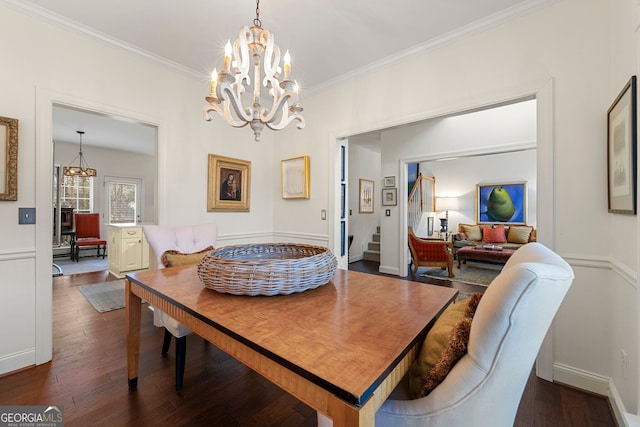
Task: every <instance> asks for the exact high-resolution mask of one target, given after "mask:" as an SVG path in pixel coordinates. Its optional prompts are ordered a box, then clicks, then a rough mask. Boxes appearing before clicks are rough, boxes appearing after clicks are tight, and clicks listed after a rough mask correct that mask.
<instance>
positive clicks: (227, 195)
mask: <svg viewBox="0 0 640 427" xmlns="http://www.w3.org/2000/svg"><path fill="white" fill-rule="evenodd" d="M250 188H251V162H250V161H246V160H238V159H232V158H230V157H222V156H216V155H215V154H209V179H208V189H207V211H208V212H217V211H222V212H249V206H250V204H249V199H250V197H249V196H250V194H249V191H250Z"/></svg>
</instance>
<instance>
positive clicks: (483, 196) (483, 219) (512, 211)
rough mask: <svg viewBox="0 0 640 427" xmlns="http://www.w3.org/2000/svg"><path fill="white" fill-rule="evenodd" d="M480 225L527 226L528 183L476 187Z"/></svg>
mask: <svg viewBox="0 0 640 427" xmlns="http://www.w3.org/2000/svg"><path fill="white" fill-rule="evenodd" d="M476 221H477V223H478V224H526V223H527V182H526V181H518V182H502V183H495V184H477V185H476Z"/></svg>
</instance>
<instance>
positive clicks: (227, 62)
mask: <svg viewBox="0 0 640 427" xmlns="http://www.w3.org/2000/svg"><path fill="white" fill-rule="evenodd" d="M230 66H231V41H229V40H227V44H226V45H224V70H225V71H229V67H230Z"/></svg>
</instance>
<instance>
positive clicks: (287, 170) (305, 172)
mask: <svg viewBox="0 0 640 427" xmlns="http://www.w3.org/2000/svg"><path fill="white" fill-rule="evenodd" d="M280 185H281V190H282V198H283V199H308V198H309V197H310V188H311V185H310V178H309V156H302V157H295V158H293V159H287V160H282V161H281V162H280Z"/></svg>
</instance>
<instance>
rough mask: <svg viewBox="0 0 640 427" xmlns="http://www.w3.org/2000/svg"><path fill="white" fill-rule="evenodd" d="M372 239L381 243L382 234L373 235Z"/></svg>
mask: <svg viewBox="0 0 640 427" xmlns="http://www.w3.org/2000/svg"><path fill="white" fill-rule="evenodd" d="M372 238H373V241H374V242H379V241H380V233H375V234H373V236H372Z"/></svg>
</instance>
